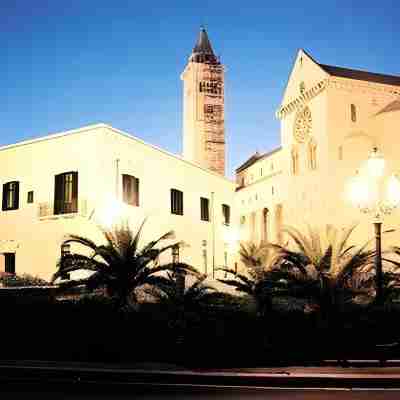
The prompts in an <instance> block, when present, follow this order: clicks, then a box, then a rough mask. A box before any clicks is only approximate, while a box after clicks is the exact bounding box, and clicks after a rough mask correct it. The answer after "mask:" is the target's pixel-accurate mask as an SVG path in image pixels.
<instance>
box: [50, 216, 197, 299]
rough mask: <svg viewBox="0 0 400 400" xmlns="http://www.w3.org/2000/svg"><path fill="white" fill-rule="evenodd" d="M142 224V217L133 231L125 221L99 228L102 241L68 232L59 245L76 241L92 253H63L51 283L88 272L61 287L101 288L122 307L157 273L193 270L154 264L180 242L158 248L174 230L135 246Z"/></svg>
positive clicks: (172, 265)
mask: <svg viewBox="0 0 400 400" xmlns="http://www.w3.org/2000/svg"><path fill="white" fill-rule="evenodd" d="M144 223H145V220H144V221H143V223H142V224H141V225H140V227H139V229H138V230H137V232H133V231H132V230H131V229H130V228H129V226H128V224H127V223H124V224H121V225H120V226H119V227H116V228H114V229H113V230H110V229H104V228H101V227H99V228H100V230H101V232H102V233H103V235H104V238H105V244H97V243H95V242H93V241H92V240H90V239H88V238H85V237H82V236H78V235H69V236H68V237H67V239H66V240H65V241H64V242H63V244H69V243H78V244H80V245H82V246H84V247H85V248H86V249H88V250H89V251H90V252H91V253H92V254H91V255H90V256H87V255H82V254H70V255H68V256H64V258H63V259H61V260H60V262H59V263H58V271H57V272H56V273H55V274H54V276H53V282H54V281H55V280H56V279H57V278H59V277H61V276H63V275H65V274H67V273H70V272H74V271H87V272H92V274H91V275H90V276H89V277H88V278H85V279H81V280H72V281H69V282H66V283H65V284H64V285H63V286H64V287H72V286H77V285H82V284H84V285H86V287H87V288H88V289H89V290H93V289H97V288H101V287H104V288H105V289H106V291H107V294H108V295H109V296H111V297H115V298H116V300H117V306H125V305H127V304H129V303H130V300H131V299H132V300H133V301H136V296H135V291H134V289H135V288H137V287H139V286H141V285H144V284H145V283H147V282H149V281H151V279H152V277H153V276H154V275H155V274H157V273H160V272H163V271H171V270H174V271H181V270H184V271H188V272H193V273H197V271H196V270H195V269H194V268H192V267H190V266H188V265H186V264H182V263H175V264H167V265H161V266H156V265H155V261H156V260H157V259H158V257H159V256H160V254H162V253H164V252H165V251H167V250H169V249H172V248H173V247H174V246H180V245H181V244H182V242H177V243H174V244H170V245H167V246H164V247H158V246H159V245H160V243H162V242H163V241H165V240H168V239H173V238H174V232H173V231H170V232H167V233H165V234H164V235H162V236H160V237H159V238H158V239H156V240H153V241H151V242H149V243H148V244H147V245H145V246H143V247H142V248H139V241H140V237H141V233H142V229H143V226H144Z"/></svg>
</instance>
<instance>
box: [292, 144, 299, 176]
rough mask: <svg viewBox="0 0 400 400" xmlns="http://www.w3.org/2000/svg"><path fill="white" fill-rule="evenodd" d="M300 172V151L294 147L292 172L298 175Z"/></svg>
mask: <svg viewBox="0 0 400 400" xmlns="http://www.w3.org/2000/svg"><path fill="white" fill-rule="evenodd" d="M298 173H299V152H298V151H297V149H296V148H294V149H292V174H293V175H297V174H298Z"/></svg>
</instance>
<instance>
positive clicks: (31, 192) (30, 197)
mask: <svg viewBox="0 0 400 400" xmlns="http://www.w3.org/2000/svg"><path fill="white" fill-rule="evenodd" d="M27 202H28V203H33V190H30V191H29V192H28V200H27Z"/></svg>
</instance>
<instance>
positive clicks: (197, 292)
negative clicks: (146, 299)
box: [147, 271, 216, 311]
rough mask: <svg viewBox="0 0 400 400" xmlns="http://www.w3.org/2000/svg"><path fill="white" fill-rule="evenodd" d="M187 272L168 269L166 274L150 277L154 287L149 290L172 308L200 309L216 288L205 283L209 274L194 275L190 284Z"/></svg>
mask: <svg viewBox="0 0 400 400" xmlns="http://www.w3.org/2000/svg"><path fill="white" fill-rule="evenodd" d="M185 275H186V273H185V272H184V271H180V272H177V273H172V272H171V271H168V272H167V274H166V276H153V277H151V279H149V281H148V283H150V284H151V285H153V286H152V288H151V289H150V290H148V291H147V292H148V293H149V294H151V295H153V296H154V297H156V298H157V299H158V301H159V302H161V303H163V304H164V305H167V306H169V307H172V308H176V309H182V310H185V309H186V310H190V311H193V310H198V309H199V307H201V305H202V303H205V302H207V301H208V300H209V299H211V298H212V296H213V295H214V294H215V293H216V289H215V288H214V287H213V286H211V285H207V284H205V280H206V279H207V275H200V274H198V275H194V276H193V282H191V283H190V284H188V280H187V279H186V276H185Z"/></svg>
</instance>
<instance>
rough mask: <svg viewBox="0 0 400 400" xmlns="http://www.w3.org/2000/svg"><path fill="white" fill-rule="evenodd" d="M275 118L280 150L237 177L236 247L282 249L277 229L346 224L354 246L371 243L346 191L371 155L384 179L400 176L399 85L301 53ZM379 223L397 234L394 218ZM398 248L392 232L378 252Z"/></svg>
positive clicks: (398, 218) (398, 217)
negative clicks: (381, 164)
mask: <svg viewBox="0 0 400 400" xmlns="http://www.w3.org/2000/svg"><path fill="white" fill-rule="evenodd" d="M276 116H277V117H278V118H279V119H280V122H281V130H280V136H281V147H279V148H278V149H275V150H273V151H270V152H268V153H266V154H258V153H256V154H254V155H253V156H252V157H250V158H249V159H248V160H247V161H246V162H245V163H244V164H243V165H242V166H240V167H239V168H238V169H237V170H236V181H237V184H238V189H237V193H236V198H235V208H236V210H237V212H238V215H239V225H240V230H241V237H242V239H246V240H251V241H259V240H263V239H265V240H271V241H277V242H282V241H284V240H285V238H284V237H282V233H281V229H282V226H283V225H291V226H295V227H297V228H299V229H302V230H307V225H310V226H312V227H316V228H319V229H324V227H325V226H326V225H334V226H336V227H338V228H344V227H349V226H350V225H352V224H357V225H358V226H357V228H356V230H355V232H354V239H355V242H356V243H358V244H362V243H363V242H365V241H366V240H368V239H371V238H372V237H373V234H374V232H373V227H372V217H373V216H372V215H370V216H368V215H363V214H361V213H360V211H359V210H358V209H357V208H355V207H354V205H353V204H352V203H351V201H350V199H349V196H348V194H349V185H350V184H351V178H352V177H354V175H355V174H356V173H357V171H358V170H359V169H360V167H362V165H363V163H365V161H366V160H367V158H368V157H369V155H370V153H371V151H372V149H373V148H375V147H376V148H378V150H379V151H380V152H381V153H382V154H383V156H384V159H385V163H386V166H385V174H386V175H387V176H390V175H391V174H392V173H393V174H397V173H399V172H400V160H399V151H400V142H399V141H398V140H397V136H396V135H397V132H398V130H399V127H400V77H396V76H389V75H383V74H376V73H370V72H365V71H358V70H352V69H347V68H341V67H335V66H329V65H324V64H320V63H318V62H317V61H315V60H314V59H313V58H312V57H311V56H310V55H308V54H307V53H306V52H305V51H304V50H300V51H299V52H298V54H297V57H296V59H295V62H294V65H293V69H292V71H291V74H290V76H289V80H288V83H287V86H286V89H285V91H284V93H283V98H282V103H281V106H280V107H279V109H278V110H277V112H276ZM383 222H384V227H385V228H388V229H389V228H390V229H397V228H398V226H399V222H400V211H397V212H396V210H394V212H393V213H392V215H390V216H385V218H384V221H383ZM399 242H400V234H399V232H394V233H391V234H387V235H384V237H383V244H384V246H389V245H392V244H397V245H398V244H399Z"/></svg>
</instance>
